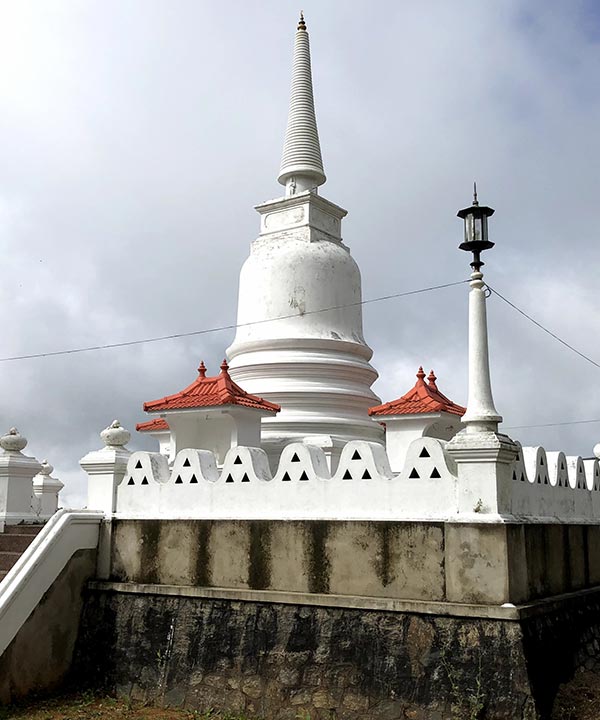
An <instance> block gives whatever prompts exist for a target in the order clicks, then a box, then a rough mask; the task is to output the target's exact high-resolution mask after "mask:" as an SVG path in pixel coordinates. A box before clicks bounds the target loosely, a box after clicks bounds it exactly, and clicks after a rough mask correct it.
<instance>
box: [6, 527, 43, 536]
mask: <svg viewBox="0 0 600 720" xmlns="http://www.w3.org/2000/svg"><path fill="white" fill-rule="evenodd" d="M43 527H44V526H43V525H5V526H4V533H2V534H3V535H33V536H35V535H37V534H38V533H39V531H40V530H41V529H42V528H43ZM2 534H0V537H1V535H2Z"/></svg>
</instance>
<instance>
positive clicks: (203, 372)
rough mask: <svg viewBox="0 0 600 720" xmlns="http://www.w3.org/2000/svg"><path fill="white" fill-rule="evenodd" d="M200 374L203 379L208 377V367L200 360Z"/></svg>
mask: <svg viewBox="0 0 600 720" xmlns="http://www.w3.org/2000/svg"><path fill="white" fill-rule="evenodd" d="M198 373H199V375H200V377H201V378H205V377H206V365H205V364H204V360H200V365H198Z"/></svg>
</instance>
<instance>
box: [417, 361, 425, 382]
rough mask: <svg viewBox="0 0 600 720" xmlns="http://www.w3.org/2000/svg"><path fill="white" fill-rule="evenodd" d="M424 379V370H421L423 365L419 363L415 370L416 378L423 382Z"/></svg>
mask: <svg viewBox="0 0 600 720" xmlns="http://www.w3.org/2000/svg"><path fill="white" fill-rule="evenodd" d="M424 379H425V371H424V370H423V366H422V365H419V371H418V372H417V380H419V381H420V382H423V381H424Z"/></svg>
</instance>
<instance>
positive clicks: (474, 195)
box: [473, 180, 479, 205]
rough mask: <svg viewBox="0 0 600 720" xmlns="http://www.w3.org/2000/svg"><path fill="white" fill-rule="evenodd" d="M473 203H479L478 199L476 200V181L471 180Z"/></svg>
mask: <svg viewBox="0 0 600 720" xmlns="http://www.w3.org/2000/svg"><path fill="white" fill-rule="evenodd" d="M473 205H479V200H477V183H476V182H475V180H473Z"/></svg>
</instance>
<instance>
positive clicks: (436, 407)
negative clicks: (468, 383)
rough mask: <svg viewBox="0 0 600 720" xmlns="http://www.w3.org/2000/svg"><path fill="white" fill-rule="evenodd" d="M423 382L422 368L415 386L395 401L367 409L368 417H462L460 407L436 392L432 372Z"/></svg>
mask: <svg viewBox="0 0 600 720" xmlns="http://www.w3.org/2000/svg"><path fill="white" fill-rule="evenodd" d="M427 380H428V381H429V382H428V383H426V382H425V373H424V372H423V368H422V367H420V368H419V372H418V373H417V382H416V383H415V386H414V387H413V388H412V389H411V390H409V391H408V392H407V393H406V395H403V396H402V397H401V398H398V399H397V400H391V401H390V402H387V403H384V404H383V405H376V406H375V407H372V408H370V409H369V415H376V416H379V415H420V414H426V413H438V412H447V413H450V414H452V415H460V416H462V415H464V414H465V413H466V411H467V409H466V408H464V407H462V406H461V405H457V404H456V403H453V402H452V400H449V399H448V398H447V397H446V396H445V395H442V393H441V392H440V391H439V390H438V387H437V385H436V384H435V381H436V380H437V378H436V376H435V375H434V373H433V370H432V371H431V372H430V373H429V376H428V378H427Z"/></svg>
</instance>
